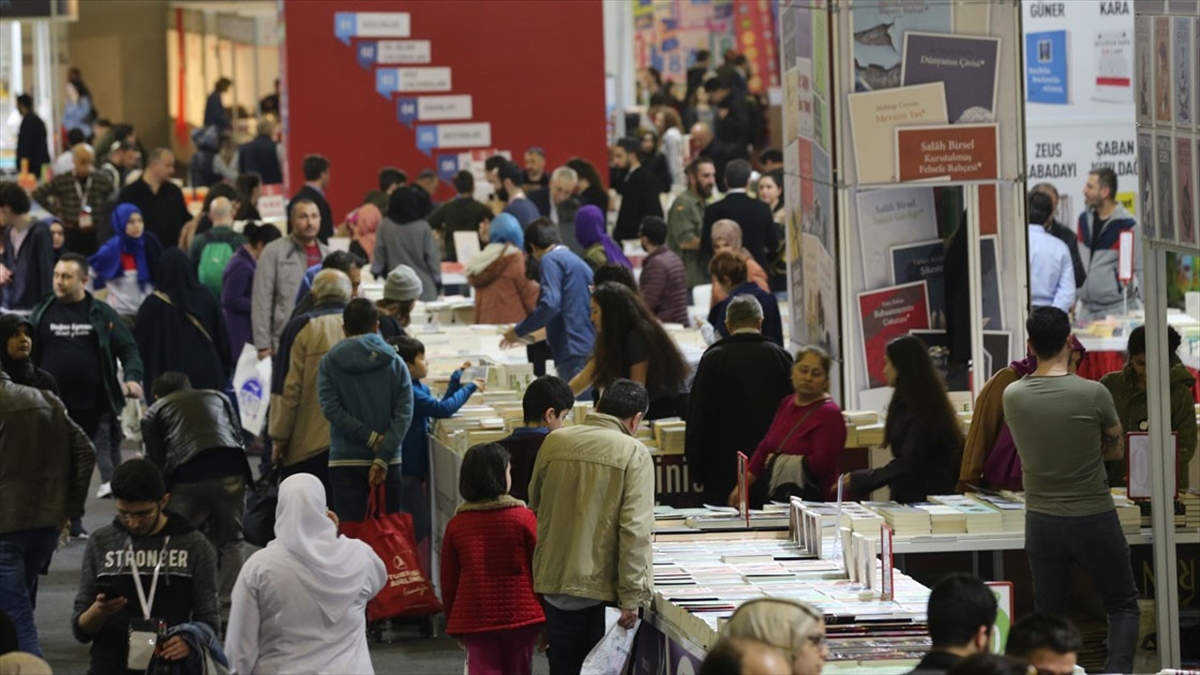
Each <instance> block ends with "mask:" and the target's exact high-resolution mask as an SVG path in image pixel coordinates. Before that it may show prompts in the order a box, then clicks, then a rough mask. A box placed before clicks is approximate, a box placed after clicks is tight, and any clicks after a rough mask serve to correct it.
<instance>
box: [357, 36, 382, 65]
mask: <svg viewBox="0 0 1200 675" xmlns="http://www.w3.org/2000/svg"><path fill="white" fill-rule="evenodd" d="M355 52H356V53H357V54H358V65H359V66H362V68H363V69H364V70H366V71H367V72H370V70H371V68H373V67H374V66H375V60H376V59H377V58H378V56H379V45H378V44H377V43H376V42H375V41H374V40H367V41H365V42H360V43H359V44H358V48H357V49H356V50H355Z"/></svg>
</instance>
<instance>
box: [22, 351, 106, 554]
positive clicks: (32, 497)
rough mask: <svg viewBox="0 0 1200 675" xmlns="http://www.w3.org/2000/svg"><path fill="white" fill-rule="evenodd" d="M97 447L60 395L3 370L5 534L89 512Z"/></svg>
mask: <svg viewBox="0 0 1200 675" xmlns="http://www.w3.org/2000/svg"><path fill="white" fill-rule="evenodd" d="M95 464H96V449H95V448H94V447H92V441H91V440H90V439H88V437H87V434H85V433H83V430H82V429H80V428H79V425H77V424H75V422H73V421H71V418H70V417H68V416H67V409H66V408H65V407H64V406H63V404H62V401H60V400H58V397H57V396H55V395H54V394H52V393H50V392H48V391H43V390H41V389H35V388H33V387H26V386H24V385H20V384H17V383H15V382H13V381H12V378H11V377H9V375H8V373H6V372H3V371H0V534H7V533H9V532H18V531H21V530H29V529H33V528H40V527H59V526H61V525H62V524H63V521H65V520H66V519H67V518H73V517H77V516H79V515H82V514H83V504H84V502H85V501H86V500H87V494H88V484H89V483H90V481H91V479H92V468H93V467H94V466H95Z"/></svg>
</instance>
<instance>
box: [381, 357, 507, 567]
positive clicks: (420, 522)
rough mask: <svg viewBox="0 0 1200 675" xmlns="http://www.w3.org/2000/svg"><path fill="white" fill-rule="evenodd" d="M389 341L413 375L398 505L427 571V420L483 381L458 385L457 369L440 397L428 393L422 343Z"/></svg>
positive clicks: (458, 403)
mask: <svg viewBox="0 0 1200 675" xmlns="http://www.w3.org/2000/svg"><path fill="white" fill-rule="evenodd" d="M388 344H390V345H392V346H393V347H395V348H396V353H397V354H399V355H400V358H402V359H404V364H405V365H406V366H408V372H409V373H410V374H411V375H412V392H413V420H412V425H411V426H410V427H409V428H408V433H407V434H405V436H404V444H403V446H402V447H401V449H400V455H401V457H402V458H403V461H402V462H401V465H400V476H401V477H400V484H401V486H402V489H401V493H400V499H401V504H400V508H401V509H403V510H404V512H405V513H410V514H412V517H413V530H414V531H415V533H416V538H417V548H418V549H419V551H420V554H421V561H422V563H423V564H424V567H425V568H426V570H427V571H428V567H429V562H428V561H429V558H428V553H429V531H430V528H431V521H430V513H429V495H428V493H427V492H426V491H425V486H426V483H427V482H428V480H429V421H430V420H431V419H444V418H446V417H453V416H454V413H456V412H458V409H459V408H461V407H463V405H464V404H466V402H467V399H469V398H471V395H472V394H474V393H475V392H476V391H483V388H484V381H483V380H475V381H473V382H468V383H466V384H460V383H459V379H460V378H461V377H462V372H463V371H462V369H459V370H456V371H454V373H453V374H452V375H451V376H450V386H449V387H447V388H446V394H445V395H444V396H442V398H441V399H440V400H439V399H438V398H437V397H436V396H434V395H433V394H432V393H430V391H429V386H428V385H426V384H424V383H423V382H421V380H423V379H425V377H426V376H427V375H428V374H429V367H428V366H427V365H426V363H425V345H423V344H421V341H420V340H418V339H416V338H411V337H408V336H407V335H399V336H396V337H394V338H391V339H390V340H388ZM469 367H471V364H470V362H467V363H464V364H463V368H469Z"/></svg>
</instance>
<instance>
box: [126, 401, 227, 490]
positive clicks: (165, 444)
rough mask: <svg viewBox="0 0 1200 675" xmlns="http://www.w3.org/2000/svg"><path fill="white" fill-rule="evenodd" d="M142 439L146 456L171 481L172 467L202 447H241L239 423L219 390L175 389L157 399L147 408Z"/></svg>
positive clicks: (192, 455)
mask: <svg viewBox="0 0 1200 675" xmlns="http://www.w3.org/2000/svg"><path fill="white" fill-rule="evenodd" d="M142 442H143V443H145V445H146V459H148V460H150V461H151V462H154V464H156V465H158V468H159V469H160V470H162V472H163V476H164V477H165V478H166V479H167V482H168V483H170V481H171V474H173V473H175V469H177V468H179V467H180V466H181V465H183V464H185V463H187V462H188V461H189V460H191V459H192V458H194V457H195V456H196V455H199V454H200V453H202V452H204V451H205V450H214V449H217V448H241V447H242V425H241V422H240V420H239V419H238V416H237V413H235V412H234V411H233V405H232V404H231V403H230V402H229V399H228V398H225V395H224V394H222V393H221V392H219V391H213V390H212V389H189V390H186V391H176V392H173V393H171V394H168V395H166V396H164V397H162V398H160V399H158V400H157V401H155V402H154V405H152V406H150V409H149V410H147V411H146V416H145V417H143V418H142Z"/></svg>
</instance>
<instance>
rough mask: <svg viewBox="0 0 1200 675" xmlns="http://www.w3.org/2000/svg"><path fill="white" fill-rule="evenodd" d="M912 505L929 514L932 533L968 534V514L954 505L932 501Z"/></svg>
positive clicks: (930, 531)
mask: <svg viewBox="0 0 1200 675" xmlns="http://www.w3.org/2000/svg"><path fill="white" fill-rule="evenodd" d="M912 506H913V508H916V509H921V510H922V511H924V512H925V513H928V514H929V533H930V534H966V532H967V514H965V513H963V512H962V511H959V510H958V509H956V508H954V507H953V506H946V505H945V504H933V503H930V502H923V503H920V504H913V505H912Z"/></svg>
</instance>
